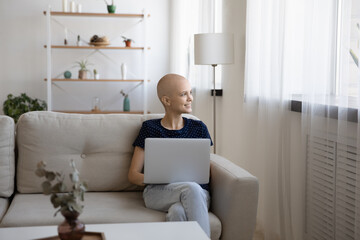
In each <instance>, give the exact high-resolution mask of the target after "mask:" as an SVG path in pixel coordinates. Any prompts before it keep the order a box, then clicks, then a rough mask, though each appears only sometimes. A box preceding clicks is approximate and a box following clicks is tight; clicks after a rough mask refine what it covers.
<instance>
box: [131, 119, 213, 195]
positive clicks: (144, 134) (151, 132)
mask: <svg viewBox="0 0 360 240" xmlns="http://www.w3.org/2000/svg"><path fill="white" fill-rule="evenodd" d="M183 119H184V127H183V128H182V129H179V130H169V129H166V128H164V127H163V126H162V125H161V119H150V120H147V121H144V122H143V124H142V127H141V129H140V132H139V135H138V137H137V138H136V139H135V141H134V143H133V146H134V147H136V146H137V147H141V148H145V139H146V138H208V139H210V142H211V146H212V145H213V143H212V140H211V137H210V134H209V131H208V129H207V127H206V125H205V124H204V123H203V122H202V121H199V120H193V119H189V118H185V117H183ZM200 186H201V187H202V188H204V189H205V190H208V191H209V185H208V184H200Z"/></svg>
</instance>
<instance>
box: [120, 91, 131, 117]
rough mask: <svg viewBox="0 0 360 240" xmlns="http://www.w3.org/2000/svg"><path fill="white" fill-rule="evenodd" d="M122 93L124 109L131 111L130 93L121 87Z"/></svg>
mask: <svg viewBox="0 0 360 240" xmlns="http://www.w3.org/2000/svg"><path fill="white" fill-rule="evenodd" d="M120 93H121V94H122V95H123V96H124V103H123V111H124V112H129V111H130V99H129V94H126V93H125V92H124V91H123V90H122V89H121V91H120Z"/></svg>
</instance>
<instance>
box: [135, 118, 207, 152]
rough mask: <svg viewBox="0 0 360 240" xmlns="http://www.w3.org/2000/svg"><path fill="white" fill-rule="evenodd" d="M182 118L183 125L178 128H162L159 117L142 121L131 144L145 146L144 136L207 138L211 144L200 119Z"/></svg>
mask: <svg viewBox="0 0 360 240" xmlns="http://www.w3.org/2000/svg"><path fill="white" fill-rule="evenodd" d="M183 119H184V127H183V128H182V129H179V130H169V129H166V128H164V127H163V126H162V125H161V119H151V120H147V121H145V122H143V124H142V127H141V129H140V132H139V135H138V137H137V138H136V140H135V142H134V143H133V146H134V147H135V146H138V147H141V148H145V139H146V138H209V139H210V142H211V146H212V145H213V143H212V141H211V137H210V134H209V132H208V130H207V127H206V125H205V124H204V123H203V122H202V121H199V120H193V119H189V118H185V117H183Z"/></svg>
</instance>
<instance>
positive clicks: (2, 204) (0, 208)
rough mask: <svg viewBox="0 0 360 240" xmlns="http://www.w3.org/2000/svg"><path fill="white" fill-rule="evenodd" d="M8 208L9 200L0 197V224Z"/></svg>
mask: <svg viewBox="0 0 360 240" xmlns="http://www.w3.org/2000/svg"><path fill="white" fill-rule="evenodd" d="M8 207H9V199H7V198H1V197H0V222H1V219H2V218H3V217H4V215H5V213H6V210H7V209H8Z"/></svg>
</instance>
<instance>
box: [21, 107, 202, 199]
mask: <svg viewBox="0 0 360 240" xmlns="http://www.w3.org/2000/svg"><path fill="white" fill-rule="evenodd" d="M162 116H163V114H148V115H140V114H136V115H135V114H90V115H85V114H67V113H55V112H29V113H26V114H24V115H22V116H21V117H20V119H19V121H18V124H17V134H16V142H17V147H18V166H17V175H16V176H17V189H18V191H19V192H21V193H39V192H42V190H41V187H40V186H41V183H42V182H43V180H44V179H41V178H39V177H37V176H36V175H35V173H34V171H35V169H36V165H37V163H38V162H39V161H44V162H46V163H47V167H48V169H51V170H53V171H62V172H63V173H64V174H65V179H66V183H67V184H69V183H70V181H69V177H68V173H69V171H70V170H71V168H70V165H69V161H70V160H71V159H73V160H74V161H75V163H76V166H77V168H78V170H79V172H80V177H81V179H82V180H85V181H87V183H88V185H89V191H129V190H137V189H138V188H137V187H136V186H134V185H132V184H131V183H130V182H129V181H128V179H127V175H128V170H129V166H130V162H131V157H132V154H133V151H134V149H133V146H132V143H133V142H134V140H135V138H136V137H137V135H138V133H139V130H140V127H141V125H142V122H143V121H144V120H147V119H150V118H161V117H162ZM187 117H191V118H195V117H193V116H191V115H188V116H187ZM195 119H196V118H195ZM68 186H69V185H68Z"/></svg>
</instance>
